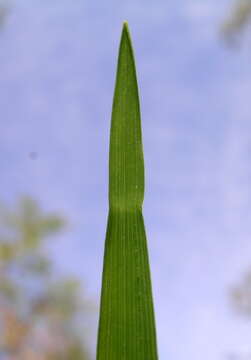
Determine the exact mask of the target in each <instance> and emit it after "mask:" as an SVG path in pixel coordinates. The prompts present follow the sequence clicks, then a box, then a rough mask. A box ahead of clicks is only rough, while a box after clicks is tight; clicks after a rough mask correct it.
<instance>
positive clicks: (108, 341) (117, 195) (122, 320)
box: [97, 23, 157, 360]
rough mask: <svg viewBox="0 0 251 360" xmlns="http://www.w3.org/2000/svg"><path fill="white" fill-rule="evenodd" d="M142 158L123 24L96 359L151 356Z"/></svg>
mask: <svg viewBox="0 0 251 360" xmlns="http://www.w3.org/2000/svg"><path fill="white" fill-rule="evenodd" d="M143 196H144V162H143V149H142V139H141V121H140V107H139V96H138V86H137V78H136V70H135V62H134V55H133V49H132V43H131V39H130V35H129V30H128V26H127V24H126V23H125V24H124V26H123V31H122V36H121V42H120V49H119V58H118V68H117V78H116V86H115V93H114V99H113V110H112V123H111V135H110V163H109V216H108V225H107V233H106V243H105V255H104V267H103V280H102V294H101V306H100V319H99V332H98V344H97V360H157V346H156V332H155V321H154V310H153V300H152V290H151V279H150V269H149V260H148V252H147V243H146V235H145V228H144V220H143V216H142V210H141V209H142V203H143Z"/></svg>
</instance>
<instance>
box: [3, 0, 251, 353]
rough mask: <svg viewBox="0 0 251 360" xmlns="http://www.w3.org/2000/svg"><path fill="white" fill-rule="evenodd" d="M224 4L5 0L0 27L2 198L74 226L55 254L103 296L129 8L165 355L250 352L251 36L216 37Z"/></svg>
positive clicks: (92, 292)
mask: <svg viewBox="0 0 251 360" xmlns="http://www.w3.org/2000/svg"><path fill="white" fill-rule="evenodd" d="M230 4H231V2H230V1H227V0H224V1H221V3H220V4H219V2H216V1H209V0H205V1H203V2H201V1H198V0H186V1H185V0H179V1H176V2H174V1H172V2H171V1H169V2H168V1H164V0H157V1H153V0H147V1H146V0H144V1H143V0H128V1H124V2H116V1H113V0H108V1H106V2H103V3H101V2H98V1H96V0H92V1H91V0H85V1H84V0H75V1H74V2H72V1H69V0H61V1H59V0H54V1H53V2H52V1H49V0H12V2H11V11H10V14H9V17H8V19H7V23H6V24H5V27H4V28H3V30H2V32H1V34H0V46H1V51H0V67H1V73H0V108H1V111H2V112H1V114H2V116H1V118H2V121H1V124H0V170H1V190H0V198H1V199H2V200H4V201H6V202H7V203H10V204H13V203H14V202H15V200H16V199H17V198H18V197H20V195H22V194H30V195H32V196H34V197H35V198H36V199H38V200H39V201H40V203H41V205H42V206H43V207H44V208H45V209H46V210H48V211H50V210H53V211H58V212H60V213H62V214H64V215H65V216H66V218H68V219H69V223H70V225H69V229H68V232H67V233H65V234H63V235H62V236H60V238H59V239H58V240H57V241H55V243H54V241H53V242H52V244H51V245H50V248H51V251H52V254H53V258H54V259H55V262H56V264H57V266H58V268H59V269H60V271H62V272H67V273H68V272H72V273H74V274H77V275H78V276H79V277H80V278H81V279H82V281H83V286H84V287H85V288H86V289H87V290H88V292H89V294H90V296H92V297H93V298H94V299H95V301H96V302H97V303H98V299H99V292H100V285H101V271H102V256H103V246H104V235H105V229H106V218H107V185H108V184H107V179H108V172H107V170H108V168H107V165H108V144H109V126H110V112H111V103H112V95H113V87H114V79H115V67H116V59H117V50H118V43H119V38H120V32H121V26H122V21H123V20H128V22H129V25H130V29H131V34H132V38H133V42H134V47H135V54H136V60H137V70H138V79H139V87H140V93H141V108H142V126H143V136H144V151H145V165H146V194H145V205H144V214H145V223H146V230H147V234H148V243H149V251H150V258H151V267H152V278H153V288H154V297H155V308H156V320H157V330H158V342H159V355H160V359H165V360H166V359H171V360H190V359H191V360H201V358H202V357H203V358H204V359H205V360H209V359H210V360H212V359H215V360H218V359H224V358H225V356H226V354H228V353H230V352H245V351H250V352H251V347H250V346H249V343H250V336H249V334H250V331H251V325H250V323H249V322H248V321H245V320H243V319H242V318H239V317H238V316H236V315H235V314H234V312H233V311H232V309H231V306H230V304H229V298H228V290H229V288H230V287H231V286H232V285H233V284H235V283H236V282H238V281H239V279H241V277H242V275H243V274H244V273H245V272H246V270H248V269H249V267H251V241H250V233H251V221H250V216H251V206H250V197H251V186H250V185H249V184H250V180H251V167H250V164H249V159H250V153H251V135H250V134H251V123H250V113H251V111H250V109H249V106H248V105H249V102H250V100H249V97H250V91H251V73H250V41H249V40H248V39H245V38H244V39H243V40H244V41H243V44H242V46H241V47H240V48H239V49H236V50H230V49H228V48H227V47H226V46H224V43H223V41H222V39H221V38H220V34H219V27H220V23H221V22H222V21H223V19H224V18H225V16H226V15H227V12H228V11H229V6H230ZM247 38H248V37H247ZM32 152H36V153H37V158H36V159H32V158H31V156H30V154H31V153H32ZM94 342H95V340H94Z"/></svg>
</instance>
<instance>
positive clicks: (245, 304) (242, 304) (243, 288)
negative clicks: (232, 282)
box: [231, 271, 251, 320]
mask: <svg viewBox="0 0 251 360" xmlns="http://www.w3.org/2000/svg"><path fill="white" fill-rule="evenodd" d="M231 299H232V302H233V305H234V308H235V309H236V310H237V312H238V313H240V314H241V315H245V316H246V317H247V318H248V319H250V320H251V271H250V272H248V273H247V274H246V275H245V276H244V278H243V280H242V282H241V283H240V284H238V285H237V286H235V287H234V288H233V289H232V290H231Z"/></svg>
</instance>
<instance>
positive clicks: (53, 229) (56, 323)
mask: <svg viewBox="0 0 251 360" xmlns="http://www.w3.org/2000/svg"><path fill="white" fill-rule="evenodd" d="M64 226H65V222H64V220H63V219H62V218H61V217H59V216H57V215H55V214H44V213H43V212H42V210H41V209H40V207H39V206H38V204H37V203H36V202H35V201H34V200H32V199H31V198H27V197H26V198H23V199H21V201H20V202H19V204H18V207H17V208H16V209H15V210H14V211H10V210H8V209H7V208H6V207H5V206H4V205H3V204H0V359H1V360H2V359H4V360H59V359H60V360H88V359H89V356H88V353H87V350H86V346H85V339H86V337H85V336H84V337H83V335H84V334H87V327H88V316H89V314H90V311H91V310H92V304H91V302H90V301H88V300H87V299H85V298H84V297H83V295H82V294H81V288H80V285H79V283H78V281H77V280H76V279H73V278H64V277H60V278H59V277H58V276H57V275H56V273H55V271H53V264H52V261H51V259H50V258H49V255H48V250H47V252H46V247H45V245H46V240H47V239H48V237H50V236H51V235H55V234H58V232H59V231H60V230H62V229H63V228H64Z"/></svg>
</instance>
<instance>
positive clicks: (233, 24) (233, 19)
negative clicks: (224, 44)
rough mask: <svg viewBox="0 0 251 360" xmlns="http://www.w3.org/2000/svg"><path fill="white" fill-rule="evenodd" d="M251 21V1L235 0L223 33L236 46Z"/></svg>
mask: <svg viewBox="0 0 251 360" xmlns="http://www.w3.org/2000/svg"><path fill="white" fill-rule="evenodd" d="M250 21H251V0H235V2H234V4H233V6H232V10H231V11H230V14H229V16H227V18H226V20H225V21H224V23H223V25H222V33H223V35H224V37H225V39H226V40H227V41H229V42H231V43H234V44H236V42H237V41H238V39H239V37H240V35H241V34H242V32H243V30H244V29H245V28H246V27H247V25H248V24H249V22H250Z"/></svg>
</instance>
